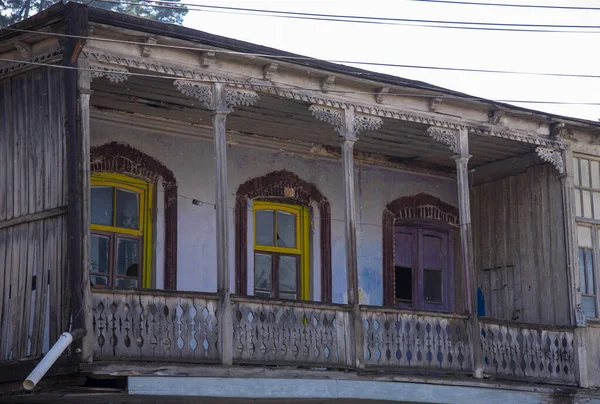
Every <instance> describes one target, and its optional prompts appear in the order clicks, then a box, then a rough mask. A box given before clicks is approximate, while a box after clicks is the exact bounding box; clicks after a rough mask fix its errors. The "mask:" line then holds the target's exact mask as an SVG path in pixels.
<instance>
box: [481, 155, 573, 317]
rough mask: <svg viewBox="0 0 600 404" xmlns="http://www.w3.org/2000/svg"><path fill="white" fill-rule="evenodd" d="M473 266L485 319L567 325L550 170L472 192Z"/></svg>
mask: <svg viewBox="0 0 600 404" xmlns="http://www.w3.org/2000/svg"><path fill="white" fill-rule="evenodd" d="M471 198H472V206H473V208H472V221H473V239H474V248H475V251H474V260H475V268H476V270H477V274H478V285H479V287H480V288H481V291H482V293H483V295H484V299H485V314H486V316H487V317H491V318H498V319H505V320H519V321H524V322H530V323H539V324H558V325H566V324H568V322H569V312H568V306H569V305H568V287H567V268H566V256H565V241H564V221H563V212H562V196H561V188H560V180H559V178H558V175H557V172H556V170H554V169H553V168H552V166H550V165H543V166H535V167H531V168H529V169H528V170H527V171H526V172H524V173H522V174H519V175H517V176H512V177H507V178H503V179H500V180H497V181H494V182H490V183H486V184H483V185H480V186H477V187H474V188H473V189H472V192H471Z"/></svg>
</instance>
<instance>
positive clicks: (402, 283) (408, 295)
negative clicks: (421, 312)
mask: <svg viewBox="0 0 600 404" xmlns="http://www.w3.org/2000/svg"><path fill="white" fill-rule="evenodd" d="M395 272H396V273H395V275H396V276H395V278H394V288H395V292H396V299H398V300H406V301H409V302H410V301H412V269H411V268H407V267H398V266H397V267H396V268H395Z"/></svg>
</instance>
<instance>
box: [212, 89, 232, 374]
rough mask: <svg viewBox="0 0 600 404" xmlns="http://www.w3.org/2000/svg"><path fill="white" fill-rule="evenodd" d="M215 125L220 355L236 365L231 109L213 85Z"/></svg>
mask: <svg viewBox="0 0 600 404" xmlns="http://www.w3.org/2000/svg"><path fill="white" fill-rule="evenodd" d="M212 90H213V102H212V114H211V118H212V122H213V134H214V141H215V150H214V153H215V177H216V187H215V190H216V192H215V195H216V212H217V226H216V227H217V229H216V230H217V231H216V233H217V271H218V272H217V287H218V292H219V295H220V304H219V306H220V307H219V308H220V310H219V313H220V314H219V317H220V324H221V328H220V332H219V351H220V352H221V361H222V363H223V365H226V366H229V365H231V364H232V361H233V322H232V313H231V297H230V295H229V226H228V222H229V220H228V217H229V216H228V214H227V207H228V206H229V205H228V203H227V192H228V191H227V133H226V120H227V114H229V112H230V109H229V108H228V107H227V104H226V101H225V86H224V84H222V83H215V84H213V89H212Z"/></svg>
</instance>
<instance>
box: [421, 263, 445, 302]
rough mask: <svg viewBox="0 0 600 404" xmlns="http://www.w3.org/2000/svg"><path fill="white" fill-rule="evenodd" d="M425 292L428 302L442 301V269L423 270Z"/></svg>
mask: <svg viewBox="0 0 600 404" xmlns="http://www.w3.org/2000/svg"><path fill="white" fill-rule="evenodd" d="M423 294H424V298H425V301H426V302H431V303H441V302H442V271H434V270H430V269H426V270H424V271H423Z"/></svg>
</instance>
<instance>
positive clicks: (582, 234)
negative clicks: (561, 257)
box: [577, 226, 593, 248]
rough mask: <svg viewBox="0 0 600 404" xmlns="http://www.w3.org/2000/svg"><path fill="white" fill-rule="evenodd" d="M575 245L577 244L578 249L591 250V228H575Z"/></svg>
mask: <svg viewBox="0 0 600 404" xmlns="http://www.w3.org/2000/svg"><path fill="white" fill-rule="evenodd" d="M577 243H578V244H579V247H589V248H593V246H592V228H591V227H587V226H577Z"/></svg>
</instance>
